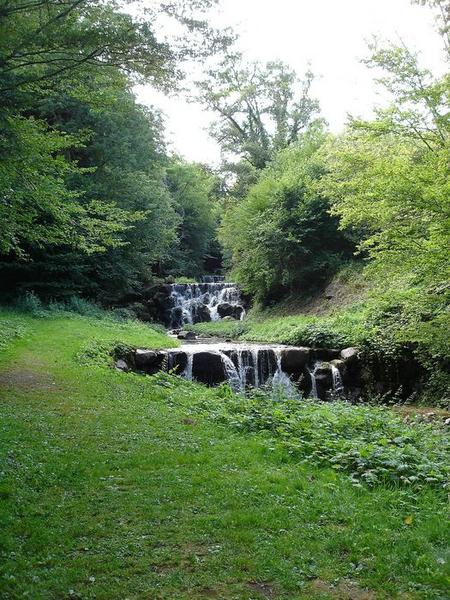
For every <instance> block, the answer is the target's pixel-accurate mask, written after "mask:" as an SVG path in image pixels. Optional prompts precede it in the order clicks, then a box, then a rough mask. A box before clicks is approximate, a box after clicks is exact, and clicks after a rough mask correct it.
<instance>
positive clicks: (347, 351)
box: [340, 347, 359, 362]
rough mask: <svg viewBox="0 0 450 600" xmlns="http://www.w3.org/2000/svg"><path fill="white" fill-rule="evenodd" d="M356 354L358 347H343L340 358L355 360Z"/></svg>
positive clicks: (348, 360)
mask: <svg viewBox="0 0 450 600" xmlns="http://www.w3.org/2000/svg"><path fill="white" fill-rule="evenodd" d="M358 354H359V350H358V348H353V347H351V348H344V350H341V353H340V358H341V359H342V360H345V361H347V362H355V361H356V360H358Z"/></svg>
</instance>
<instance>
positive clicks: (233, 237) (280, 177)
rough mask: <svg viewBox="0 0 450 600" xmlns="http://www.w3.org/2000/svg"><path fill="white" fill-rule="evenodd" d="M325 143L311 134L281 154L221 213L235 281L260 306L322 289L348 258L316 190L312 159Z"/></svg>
mask: <svg viewBox="0 0 450 600" xmlns="http://www.w3.org/2000/svg"><path fill="white" fill-rule="evenodd" d="M325 139H326V136H325V135H324V134H323V133H322V132H321V131H317V130H311V131H309V132H307V133H306V134H305V135H304V136H303V137H302V139H301V140H300V141H298V142H297V143H296V144H293V145H292V146H291V147H290V148H287V149H285V150H282V151H281V152H279V153H278V155H277V156H276V157H275V158H274V160H273V161H272V163H271V164H270V165H269V166H268V167H266V169H264V170H263V171H262V173H261V176H260V179H259V181H258V183H257V184H255V185H254V186H253V187H251V188H250V190H249V192H248V194H247V196H246V197H245V198H244V199H243V200H242V201H241V202H239V203H236V204H234V205H232V206H230V207H229V209H228V211H227V212H226V213H225V217H224V221H223V225H222V228H221V240H222V243H223V244H224V247H225V249H226V250H228V251H229V252H230V253H231V257H232V265H233V276H234V277H235V278H236V280H237V281H238V282H239V283H240V284H241V285H242V287H243V289H244V290H245V291H246V292H249V293H251V294H253V295H255V296H256V297H257V298H258V299H259V300H262V301H263V302H268V301H271V300H272V301H273V300H279V299H280V298H281V297H282V296H284V295H286V294H287V293H289V292H293V291H302V292H305V291H308V290H311V289H312V288H314V287H317V286H320V285H321V284H322V283H323V282H324V281H325V280H326V279H327V277H329V276H330V275H331V274H332V273H333V272H334V269H335V268H336V266H337V264H339V262H340V260H341V258H343V257H348V256H350V255H351V253H352V248H353V246H352V244H351V242H350V241H349V240H348V239H346V237H345V236H344V235H343V234H342V233H340V232H339V231H338V222H337V218H336V217H332V216H330V214H329V203H328V200H327V198H326V196H324V195H322V194H320V193H318V192H317V190H315V189H314V182H315V181H316V180H317V179H318V178H320V176H321V169H320V167H319V163H318V161H317V157H316V155H317V152H318V149H319V148H320V147H321V145H322V144H323V143H324V140H325Z"/></svg>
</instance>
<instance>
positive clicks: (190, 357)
mask: <svg viewBox="0 0 450 600" xmlns="http://www.w3.org/2000/svg"><path fill="white" fill-rule="evenodd" d="M193 364H194V355H193V354H192V353H190V354H188V355H187V363H186V369H185V370H184V373H183V377H184V378H185V379H187V380H188V381H192V365H193Z"/></svg>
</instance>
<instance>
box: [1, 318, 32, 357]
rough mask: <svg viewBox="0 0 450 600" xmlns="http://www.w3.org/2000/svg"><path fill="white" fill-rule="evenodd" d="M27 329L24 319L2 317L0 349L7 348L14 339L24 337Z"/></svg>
mask: <svg viewBox="0 0 450 600" xmlns="http://www.w3.org/2000/svg"><path fill="white" fill-rule="evenodd" d="M26 330H27V326H26V325H25V323H24V322H23V321H17V320H15V319H0V350H3V349H4V348H6V346H8V344H9V343H10V342H11V341H12V340H14V339H16V338H20V337H23V336H24V335H25V332H26Z"/></svg>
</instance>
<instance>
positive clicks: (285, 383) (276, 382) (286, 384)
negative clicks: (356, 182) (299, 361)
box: [272, 349, 296, 397]
mask: <svg viewBox="0 0 450 600" xmlns="http://www.w3.org/2000/svg"><path fill="white" fill-rule="evenodd" d="M276 358H277V363H276V364H277V369H276V371H275V373H274V375H273V377H272V387H273V388H275V389H278V390H283V392H284V393H285V394H286V395H287V396H289V397H292V396H294V395H296V390H295V388H294V384H293V383H292V380H291V378H290V377H289V375H287V374H286V373H285V372H284V371H283V369H282V368H281V350H279V349H277V351H276Z"/></svg>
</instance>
